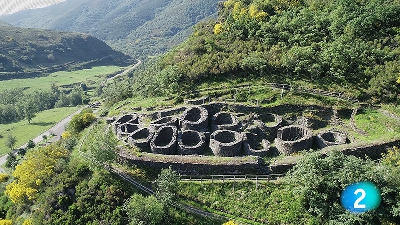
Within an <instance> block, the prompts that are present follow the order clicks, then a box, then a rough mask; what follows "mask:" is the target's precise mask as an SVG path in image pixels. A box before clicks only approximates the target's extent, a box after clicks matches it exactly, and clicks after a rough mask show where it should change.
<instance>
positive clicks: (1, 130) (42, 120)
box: [0, 107, 78, 155]
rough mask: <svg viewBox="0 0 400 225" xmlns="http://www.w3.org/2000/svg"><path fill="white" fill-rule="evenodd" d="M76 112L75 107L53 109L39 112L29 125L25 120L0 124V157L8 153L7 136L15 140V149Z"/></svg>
mask: <svg viewBox="0 0 400 225" xmlns="http://www.w3.org/2000/svg"><path fill="white" fill-rule="evenodd" d="M76 110H78V108H76V107H65V108H55V109H50V110H46V111H43V112H39V113H38V114H37V115H36V117H35V118H33V119H32V121H31V123H28V121H27V120H22V121H19V122H17V123H11V124H0V155H4V154H7V153H8V152H9V151H10V149H9V148H8V147H7V146H6V141H7V137H8V135H9V134H11V135H13V136H15V138H16V139H17V142H16V144H15V148H18V147H20V146H22V145H23V144H25V143H27V142H28V141H29V140H32V139H33V138H35V137H37V136H38V135H40V134H42V133H43V132H45V131H47V130H48V129H49V128H51V127H52V126H54V125H55V124H57V123H58V122H60V121H61V120H62V119H64V118H65V117H67V116H69V115H70V114H72V113H73V112H75V111H76Z"/></svg>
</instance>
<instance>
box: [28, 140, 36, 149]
mask: <svg viewBox="0 0 400 225" xmlns="http://www.w3.org/2000/svg"><path fill="white" fill-rule="evenodd" d="M35 146H36V144H35V142H34V141H33V140H29V141H28V144H27V146H26V148H27V149H31V148H34V147H35Z"/></svg>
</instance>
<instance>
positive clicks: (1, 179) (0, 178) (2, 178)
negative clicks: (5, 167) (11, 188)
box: [0, 173, 8, 183]
mask: <svg viewBox="0 0 400 225" xmlns="http://www.w3.org/2000/svg"><path fill="white" fill-rule="evenodd" d="M6 181H8V175H7V174H4V173H0V183H3V182H6Z"/></svg>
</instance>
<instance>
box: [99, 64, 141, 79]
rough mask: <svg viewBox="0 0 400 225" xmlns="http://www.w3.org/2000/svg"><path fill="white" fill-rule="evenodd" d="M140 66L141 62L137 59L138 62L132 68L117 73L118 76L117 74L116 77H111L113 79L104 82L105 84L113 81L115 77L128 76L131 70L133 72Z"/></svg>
mask: <svg viewBox="0 0 400 225" xmlns="http://www.w3.org/2000/svg"><path fill="white" fill-rule="evenodd" d="M140 64H142V61H141V60H139V59H138V62H137V63H136V64H135V65H133V66H132V67H130V68H128V69H127V70H125V71H124V72H121V73H119V74H117V75H115V76H113V77H110V78H108V79H107V80H106V82H108V81H110V80H112V79H114V78H117V77H120V76H124V75H126V74H128V73H129V72H131V71H132V70H134V69H135V68H136V67H138V66H139V65H140Z"/></svg>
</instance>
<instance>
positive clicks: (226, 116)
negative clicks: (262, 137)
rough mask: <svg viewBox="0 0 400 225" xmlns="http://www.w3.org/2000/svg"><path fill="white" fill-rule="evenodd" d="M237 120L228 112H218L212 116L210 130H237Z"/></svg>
mask: <svg viewBox="0 0 400 225" xmlns="http://www.w3.org/2000/svg"><path fill="white" fill-rule="evenodd" d="M238 129H239V120H238V119H237V118H236V117H235V116H234V115H232V114H231V113H228V112H219V113H217V114H215V115H214V116H213V117H212V121H211V130H212V131H216V130H238Z"/></svg>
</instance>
